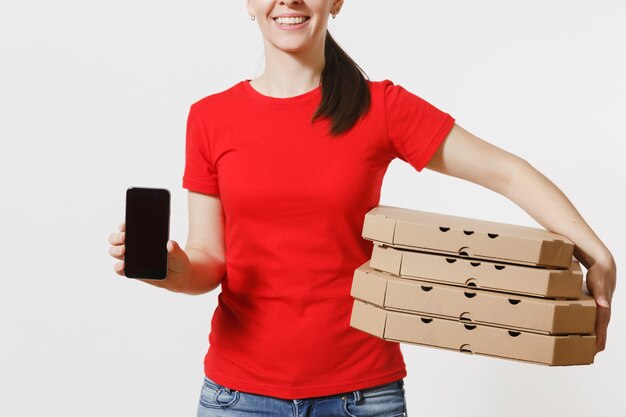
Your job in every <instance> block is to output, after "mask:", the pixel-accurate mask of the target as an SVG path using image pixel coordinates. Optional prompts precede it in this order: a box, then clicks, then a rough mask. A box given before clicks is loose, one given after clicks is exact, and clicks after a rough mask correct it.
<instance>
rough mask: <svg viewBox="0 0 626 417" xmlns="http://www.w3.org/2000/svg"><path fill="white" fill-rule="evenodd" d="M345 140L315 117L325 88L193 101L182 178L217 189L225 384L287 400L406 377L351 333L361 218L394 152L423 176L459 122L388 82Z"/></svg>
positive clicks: (383, 347)
mask: <svg viewBox="0 0 626 417" xmlns="http://www.w3.org/2000/svg"><path fill="white" fill-rule="evenodd" d="M367 82H368V85H369V88H370V92H371V108H370V110H369V112H368V113H367V115H366V116H365V117H363V118H362V119H360V120H359V121H358V122H357V123H356V124H355V125H354V127H353V128H352V129H351V130H350V131H349V132H348V133H346V134H344V135H343V136H339V137H334V138H333V137H330V136H329V135H328V134H327V127H328V125H329V121H328V120H327V119H324V120H321V121H318V122H316V123H314V124H311V123H310V119H311V116H312V114H313V112H314V110H315V109H316V108H317V105H318V104H319V102H320V100H321V87H317V88H315V89H314V90H311V91H309V92H306V93H304V94H300V95H298V96H293V97H289V98H276V97H270V96H266V95H263V94H261V93H260V92H258V91H256V90H255V89H254V88H253V87H252V86H251V85H250V83H249V80H244V81H241V82H239V83H237V84H235V85H233V86H232V87H230V88H228V89H227V90H225V91H222V92H219V93H216V94H212V95H209V96H208V97H205V98H203V99H201V100H199V101H197V102H196V103H193V104H192V105H191V107H190V111H189V118H188V122H187V123H188V124H187V138H186V164H185V172H184V175H183V179H182V185H183V187H184V188H186V189H188V190H192V191H195V192H200V193H205V194H212V195H219V197H220V198H221V201H222V206H223V208H224V215H225V245H226V276H225V277H224V279H223V281H222V284H221V292H220V294H219V295H218V306H217V308H216V309H215V311H214V315H213V318H212V321H211V330H210V334H209V349H208V352H207V354H206V356H205V359H204V371H205V374H206V375H207V376H208V377H209V378H211V379H213V380H214V381H216V382H217V383H219V384H222V385H225V386H227V387H229V388H232V389H235V390H239V391H244V392H250V393H255V394H261V395H269V396H274V397H279V398H284V399H300V398H307V397H316V396H324V395H331V394H336V393H341V392H348V391H354V390H358V389H363V388H368V387H372V386H376V385H380V384H385V383H388V382H392V381H394V380H397V379H400V378H404V377H405V376H406V374H407V373H406V367H405V363H404V359H403V356H402V353H401V351H400V345H399V343H397V342H390V341H386V340H383V339H380V338H378V337H375V336H373V335H370V334H368V333H365V332H363V331H361V330H358V329H355V328H352V327H350V315H351V312H352V304H353V299H352V297H351V296H350V288H351V285H352V277H353V273H354V270H355V269H356V268H357V267H358V266H360V265H361V264H362V263H364V262H365V261H366V260H367V259H369V258H370V256H371V254H372V247H373V246H372V245H373V244H372V242H370V241H367V240H365V239H363V238H362V237H361V230H362V227H363V220H364V218H365V213H367V212H368V211H369V210H370V209H371V208H373V207H375V206H377V205H378V204H379V198H380V190H381V185H382V182H383V177H384V175H385V172H386V170H387V167H388V166H389V163H390V162H391V161H392V160H393V159H394V158H396V157H398V158H400V159H402V160H403V161H405V162H408V163H410V164H411V165H412V166H413V167H414V168H415V169H416V170H417V171H421V170H422V169H423V168H424V166H425V165H426V164H427V163H428V161H429V160H430V158H431V157H432V155H433V154H434V152H435V151H436V149H437V147H438V146H439V144H440V143H441V142H442V141H443V139H444V138H445V137H446V135H447V134H448V132H449V131H450V129H451V128H452V126H453V125H454V119H453V118H452V116H450V115H449V114H447V113H444V112H443V111H441V110H439V109H437V108H436V107H434V106H433V105H431V104H430V103H428V102H427V101H425V100H423V99H421V98H420V97H418V96H416V95H414V94H412V93H411V92H409V91H407V90H406V89H404V88H403V87H401V86H400V85H395V84H394V83H393V82H391V81H389V80H383V81H367Z"/></svg>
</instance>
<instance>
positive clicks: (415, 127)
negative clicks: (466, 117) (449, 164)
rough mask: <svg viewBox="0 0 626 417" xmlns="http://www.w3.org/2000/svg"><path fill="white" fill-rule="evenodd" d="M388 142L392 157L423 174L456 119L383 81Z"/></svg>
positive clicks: (399, 87)
mask: <svg viewBox="0 0 626 417" xmlns="http://www.w3.org/2000/svg"><path fill="white" fill-rule="evenodd" d="M383 88H384V95H385V120H386V127H387V142H388V146H389V149H390V152H391V154H392V155H393V156H396V157H398V158H400V159H402V160H403V161H405V162H408V163H409V164H411V166H413V167H414V168H415V169H416V170H417V171H422V169H424V167H425V166H426V165H427V164H428V162H429V161H430V159H431V158H432V156H433V155H434V154H435V152H436V151H437V148H438V147H439V145H440V144H441V143H442V142H443V140H444V139H445V138H446V136H447V135H448V133H449V132H450V130H451V129H452V127H453V126H454V123H455V120H454V118H453V117H452V116H450V115H449V114H448V113H445V112H443V111H441V110H439V109H438V108H437V107H435V106H433V105H432V104H430V103H429V102H427V101H426V100H424V99H422V98H420V97H418V96H417V95H415V94H413V93H411V92H410V91H407V90H406V89H405V88H404V87H402V86H400V85H398V84H394V83H393V82H392V81H390V80H384V81H383Z"/></svg>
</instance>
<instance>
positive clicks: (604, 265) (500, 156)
mask: <svg viewBox="0 0 626 417" xmlns="http://www.w3.org/2000/svg"><path fill="white" fill-rule="evenodd" d="M426 167H427V168H429V169H431V170H433V171H436V172H439V173H442V174H446V175H451V176H453V177H457V178H461V179H464V180H467V181H471V182H473V183H476V184H479V185H482V186H484V187H486V188H489V189H490V190H493V191H495V192H497V193H499V194H501V195H503V196H505V197H507V198H508V199H509V200H511V201H513V202H514V203H515V204H517V205H518V206H519V207H520V208H522V209H523V210H524V211H526V212H527V213H528V214H529V215H530V216H531V217H532V218H533V219H535V220H536V221H537V222H538V223H539V224H541V225H542V226H543V227H544V228H546V229H547V230H549V231H551V232H554V233H558V234H560V235H563V236H566V237H567V238H568V239H570V240H571V241H572V242H573V243H574V245H575V247H574V256H575V257H576V259H577V260H578V261H579V262H580V263H581V264H582V265H583V266H584V267H585V268H586V269H587V276H586V282H587V288H588V289H589V292H590V293H591V294H592V295H593V297H594V299H595V300H596V305H597V306H598V309H597V315H596V324H595V334H596V351H597V352H600V351H602V350H604V348H605V345H606V333H607V327H608V325H609V320H610V318H611V307H610V306H611V300H612V298H613V292H614V291H615V285H616V273H617V267H616V264H615V259H614V258H613V255H612V254H611V252H610V251H609V249H608V248H607V247H606V246H605V245H604V243H602V241H601V240H600V239H599V238H598V236H597V235H596V234H595V233H594V232H593V230H591V228H590V227H589V225H588V224H587V223H586V222H585V220H584V219H583V218H582V217H581V215H580V213H578V210H576V208H575V207H574V206H573V205H572V203H571V202H570V201H569V199H568V198H567V197H566V196H565V194H563V192H562V191H561V190H560V189H559V188H558V187H557V186H556V185H554V183H552V182H551V181H550V180H549V179H548V178H546V177H545V176H544V175H543V174H541V173H540V172H539V171H537V170H536V169H535V168H534V167H533V166H532V165H530V164H529V163H528V162H527V161H526V160H524V159H522V158H520V157H518V156H517V155H514V154H512V153H510V152H507V151H505V150H503V149H501V148H498V147H497V146H494V145H492V144H490V143H488V142H486V141H484V140H482V139H480V138H478V137H476V136H474V135H473V134H471V133H469V132H468V131H466V130H465V129H463V128H462V127H460V126H459V125H454V127H453V128H452V130H451V131H450V133H449V134H448V136H447V138H446V139H445V140H444V142H443V143H442V144H441V146H439V148H438V149H437V151H436V153H435V154H434V155H433V157H432V158H431V160H430V162H429V163H428V165H427V166H426Z"/></svg>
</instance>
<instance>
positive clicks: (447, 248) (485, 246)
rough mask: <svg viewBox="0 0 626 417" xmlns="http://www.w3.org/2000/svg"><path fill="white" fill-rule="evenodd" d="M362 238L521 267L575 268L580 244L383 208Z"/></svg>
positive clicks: (529, 230) (367, 222)
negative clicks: (572, 266) (577, 246)
mask: <svg viewBox="0 0 626 417" xmlns="http://www.w3.org/2000/svg"><path fill="white" fill-rule="evenodd" d="M362 237H363V238H365V239H368V240H371V241H376V242H380V243H385V244H387V245H389V246H393V247H397V248H406V249H414V250H419V251H424V252H435V253H441V254H444V255H454V256H463V257H467V258H473V259H486V260H494V261H497V262H506V263H513V264H521V265H533V266H543V267H551V268H569V266H570V264H571V262H572V255H573V252H574V244H573V243H572V242H571V241H570V240H569V239H567V238H566V237H564V236H561V235H558V234H556V233H552V232H549V231H547V230H545V229H539V228H534V227H528V226H521V225H514V224H508V223H499V222H491V221H486V220H479V219H472V218H467V217H458V216H452V215H448V214H440V213H431V212H426V211H419V210H412V209H406V208H400V207H391V206H385V205H379V206H376V207H374V208H372V209H371V210H370V211H369V212H367V213H366V215H365V219H364V224H363V230H362Z"/></svg>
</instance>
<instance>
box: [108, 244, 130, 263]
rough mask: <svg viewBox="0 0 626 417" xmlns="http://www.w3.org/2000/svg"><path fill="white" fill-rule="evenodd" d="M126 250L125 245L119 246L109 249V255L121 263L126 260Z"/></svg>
mask: <svg viewBox="0 0 626 417" xmlns="http://www.w3.org/2000/svg"><path fill="white" fill-rule="evenodd" d="M125 250H126V246H125V245H117V246H111V247H109V255H111V256H112V257H114V258H116V259H119V260H120V261H123V260H124V251H125Z"/></svg>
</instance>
